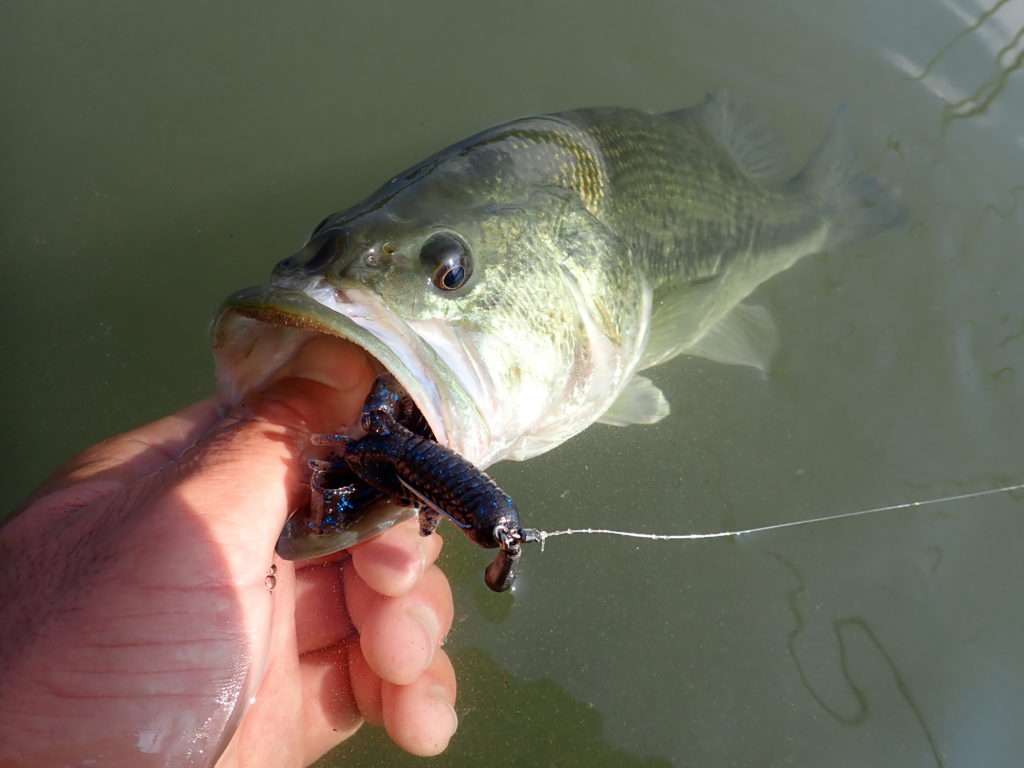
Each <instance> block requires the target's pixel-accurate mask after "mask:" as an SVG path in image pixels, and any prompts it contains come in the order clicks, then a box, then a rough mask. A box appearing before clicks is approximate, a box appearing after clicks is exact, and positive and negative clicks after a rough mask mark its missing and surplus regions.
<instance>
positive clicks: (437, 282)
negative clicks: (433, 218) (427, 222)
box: [420, 232, 473, 292]
mask: <svg viewBox="0 0 1024 768" xmlns="http://www.w3.org/2000/svg"><path fill="white" fill-rule="evenodd" d="M420 263H421V264H423V265H424V266H425V267H426V268H427V269H429V270H430V282H432V283H433V284H434V287H435V288H437V289H438V290H439V291H445V292H451V291H457V290H458V289H459V288H461V287H462V286H464V285H465V284H466V281H468V280H469V278H470V275H472V274H473V259H472V257H471V256H470V254H469V246H468V245H466V243H465V242H464V241H463V240H462V238H460V237H457V236H455V235H453V234H451V233H449V232H438V233H437V234H434V235H431V236H430V237H429V238H427V241H426V242H425V243H424V244H423V247H422V248H420Z"/></svg>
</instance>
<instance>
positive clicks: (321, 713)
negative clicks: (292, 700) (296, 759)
mask: <svg viewBox="0 0 1024 768" xmlns="http://www.w3.org/2000/svg"><path fill="white" fill-rule="evenodd" d="M299 668H300V670H301V671H300V674H301V675H302V701H303V706H302V724H301V728H302V742H303V745H304V750H303V751H304V753H305V762H304V765H311V764H312V763H313V762H315V761H316V760H317V759H318V758H319V757H320V756H321V755H323V754H325V753H326V752H329V751H330V750H331V749H333V748H334V747H336V746H337V745H338V744H340V743H341V742H343V741H345V740H346V739H347V738H349V737H350V736H351V735H352V734H353V733H355V732H356V731H357V730H358V729H359V726H360V725H361V724H362V722H363V720H362V717H361V716H360V714H359V708H358V706H357V705H356V699H355V696H354V695H353V693H352V686H351V684H350V682H349V672H348V670H349V665H348V659H347V649H346V645H344V644H342V645H335V646H333V647H331V648H324V649H322V650H319V651H314V652H313V653H308V654H306V655H305V656H303V657H302V659H301V660H300V662H299Z"/></svg>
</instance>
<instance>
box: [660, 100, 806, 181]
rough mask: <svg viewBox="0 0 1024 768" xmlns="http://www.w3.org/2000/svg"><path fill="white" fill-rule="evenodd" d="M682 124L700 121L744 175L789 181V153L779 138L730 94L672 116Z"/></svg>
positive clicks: (754, 113)
mask: <svg viewBox="0 0 1024 768" xmlns="http://www.w3.org/2000/svg"><path fill="white" fill-rule="evenodd" d="M668 116H669V117H672V118H676V119H679V120H697V121H699V122H700V123H701V124H702V125H703V126H704V128H705V129H706V130H707V131H708V132H709V133H710V134H711V135H712V136H714V137H715V138H716V139H717V140H718V142H719V143H720V144H721V145H722V147H723V148H724V149H725V150H726V151H727V152H728V153H729V155H730V156H731V157H732V159H733V161H735V163H736V165H737V166H738V167H739V169H740V170H741V171H743V173H745V174H746V175H747V176H749V177H750V178H752V179H757V180H758V181H762V182H778V181H782V180H783V179H784V178H785V175H786V170H787V166H788V165H789V153H788V151H787V149H786V145H785V144H784V143H783V141H782V140H781V139H780V138H779V137H778V135H777V134H776V133H775V132H774V131H773V130H772V129H771V128H769V127H768V126H767V125H765V123H764V121H763V120H762V119H761V118H760V117H759V116H758V115H757V112H756V110H755V109H753V108H752V107H750V106H749V105H747V104H744V103H743V102H741V101H740V100H738V99H737V98H736V97H734V96H733V95H732V94H731V93H729V92H728V91H714V92H713V93H709V94H708V95H707V98H705V99H704V102H703V103H701V104H699V105H697V106H695V107H688V108H686V109H680V110H677V111H675V112H669V113H668Z"/></svg>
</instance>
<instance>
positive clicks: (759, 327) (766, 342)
mask: <svg viewBox="0 0 1024 768" xmlns="http://www.w3.org/2000/svg"><path fill="white" fill-rule="evenodd" d="M778 348H779V332H778V329H777V328H776V327H775V321H774V320H772V316H771V314H770V313H769V312H768V310H767V309H765V308H764V307H756V306H753V305H752V304H737V305H736V306H735V307H734V308H733V309H732V311H731V312H729V314H727V315H726V316H725V317H723V318H722V319H721V320H719V321H718V322H717V323H715V324H714V325H713V326H711V327H710V328H709V329H708V331H707V333H705V334H704V335H703V336H701V337H700V339H698V340H697V342H696V343H695V344H693V345H692V346H690V347H688V348H687V349H684V350H683V354H686V355H693V356H694V357H704V358H707V359H708V360H714V361H715V362H716V363H725V364H726V365H746V366H750V367H751V368H755V369H757V370H758V371H760V372H761V373H767V372H768V367H769V365H770V364H771V361H772V358H773V357H774V356H775V352H776V350H778Z"/></svg>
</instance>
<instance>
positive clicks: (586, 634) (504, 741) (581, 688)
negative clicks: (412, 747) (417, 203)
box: [0, 0, 1024, 766]
mask: <svg viewBox="0 0 1024 768" xmlns="http://www.w3.org/2000/svg"><path fill="white" fill-rule="evenodd" d="M0 16H2V19H3V21H2V23H0V95H2V101H3V104H4V105H5V119H4V120H3V121H2V123H0V153H2V158H3V163H2V167H3V173H2V174H0V217H2V223H0V248H2V251H0V252H2V255H3V263H2V270H3V278H2V280H0V306H2V307H3V312H4V321H5V322H4V332H3V337H2V338H3V347H4V355H3V359H4V375H3V377H2V379H0V395H2V398H3V401H4V402H5V404H6V405H5V407H4V409H3V432H4V434H5V435H6V436H7V440H6V443H7V448H6V450H5V452H4V463H3V466H4V469H3V472H2V475H0V476H2V489H0V494H2V496H0V498H2V500H3V502H4V505H5V508H8V509H9V508H11V507H13V506H14V505H15V504H16V503H17V502H18V501H19V499H21V498H22V497H23V496H24V495H25V494H26V493H27V492H28V491H29V490H30V489H31V488H32V487H33V486H34V485H35V484H36V483H37V482H38V481H40V480H41V479H42V478H43V477H44V476H45V475H46V474H47V472H48V471H49V470H50V469H51V468H52V467H53V466H54V465H55V464H56V463H58V462H59V461H61V460H62V459H64V458H66V457H67V456H69V455H70V454H71V453H73V452H74V451H76V450H78V449H80V448H82V447H84V446H85V445H87V444H89V443H91V442H93V441H95V440H96V439H98V438H100V437H102V436H104V435H107V434H109V433H111V432H114V431H116V430H120V429H123V428H126V427H128V426H130V425H133V424H136V423H138V422H140V421H143V420H148V419H151V418H153V417H156V416H158V415H160V414H161V413H163V412H165V411H166V410H168V409H171V408H174V407H177V406H180V405H181V404H184V403H186V402H188V401H190V400H192V399H194V398H197V397H199V396H201V395H203V394H204V393H206V392H207V391H208V390H209V388H210V382H211V378H212V372H211V365H210V360H209V353H208V345H207V338H206V329H207V322H208V319H209V317H210V315H211V313H212V312H213V310H214V308H215V307H216V305H217V303H218V302H219V300H220V299H221V298H222V297H223V296H224V295H225V294H227V293H228V292H229V291H230V290H232V289H234V288H237V287H239V286H242V285H245V284H251V283H256V282H259V281H261V280H262V279H263V278H264V277H265V275H266V274H267V272H268V270H269V268H270V266H271V265H272V264H273V263H274V262H276V261H277V260H278V259H279V258H281V257H282V256H284V255H286V254H288V253H290V252H291V251H292V250H293V249H294V248H295V247H296V246H297V245H298V244H299V243H300V242H301V241H302V239H303V238H304V236H305V235H306V234H308V232H309V230H310V229H311V227H312V226H313V225H314V224H316V222H317V221H319V220H320V218H321V217H322V216H323V215H324V214H325V213H327V212H330V211H333V210H336V209H339V208H343V207H345V206H347V205H348V204H350V203H352V202H354V201H356V200H358V199H360V198H361V197H362V196H363V195H364V194H365V193H366V192H368V191H369V190H371V189H372V188H374V187H375V186H376V185H377V184H378V183H379V182H380V181H382V180H384V179H385V178H387V177H388V176H389V174H392V173H393V172H395V171H397V170H400V169H402V168H404V167H405V166H407V165H409V164H410V163H412V162H414V161H416V160H418V159H420V158H422V157H423V156H425V155H427V154H428V153H430V152H432V151H433V150H435V149H437V148H439V147H441V146H443V145H445V144H448V143H450V142H451V141H454V140H456V139H459V138H462V137H463V136H465V135H468V134H470V133H472V132H473V131H475V130H477V129H479V128H481V127H484V126H487V125H489V124H492V123H495V122H499V121H502V120H505V119H508V118H511V117H514V116H517V115H521V114H527V113H536V112H544V111H553V110H559V109H565V108H568V107H572V106H589V105H598V104H614V105H630V106H640V107H646V108H650V109H659V110H660V109H668V108H672V107H679V106H681V105H686V104H690V103H693V102H696V101H698V100H699V99H700V98H701V97H702V96H703V94H704V92H705V91H706V90H708V89H711V88H717V87H728V88H730V89H731V90H733V91H735V92H736V93H738V94H739V95H740V96H742V97H743V98H745V99H746V100H748V101H751V102H753V103H754V104H756V105H757V106H758V107H759V108H760V110H761V111H762V112H763V113H764V114H765V116H766V119H767V121H768V122H769V123H771V124H772V125H774V126H775V127H776V128H777V129H778V130H779V131H780V132H781V133H782V134H783V135H784V136H786V137H787V139H788V140H789V142H790V145H791V147H792V149H793V155H794V157H795V158H802V157H804V156H805V155H806V154H807V153H808V152H809V151H810V150H811V148H812V147H813V146H814V145H815V144H816V142H817V141H818V140H819V139H820V137H821V136H822V135H823V133H824V132H825V130H826V126H827V123H828V121H829V118H830V116H831V114H832V113H833V110H834V109H835V108H836V107H837V105H839V104H846V105H848V108H849V117H850V120H849V122H850V127H851V133H852V134H853V136H854V138H855V141H856V143H857V145H858V147H859V149H860V151H861V154H862V157H863V158H864V162H865V165H866V166H867V167H868V169H869V170H870V171H871V172H873V173H876V174H878V175H881V176H884V177H885V178H887V179H889V180H890V181H892V182H893V183H895V184H896V185H898V186H899V187H900V188H901V189H902V190H903V194H904V196H905V199H906V201H907V202H908V204H909V206H910V208H911V211H912V216H911V221H910V224H909V226H908V227H907V228H905V229H904V230H903V231H901V232H896V233H889V234H887V235H885V236H883V237H880V238H877V239H875V240H873V241H871V242H868V243H865V244H862V245H860V246H858V247H855V248H853V249H852V250H850V251H847V252H844V253H834V254H827V255H823V256H821V257H818V258H813V259H808V260H805V261H804V262H802V263H801V264H799V265H798V266H797V267H796V268H794V269H793V270H791V271H789V272H787V273H785V274H783V275H780V276H779V277H777V278H776V279H774V280H773V281H772V282H770V283H769V284H767V285H765V286H763V288H762V289H761V290H760V291H759V292H758V294H757V295H756V297H755V298H756V299H757V300H758V301H759V302H760V303H762V304H764V305H766V306H768V307H769V308H770V309H771V310H772V311H773V313H774V314H775V316H776V319H777V321H778V323H779V326H780V329H781V332H782V337H783V346H782V350H781V353H780V355H779V357H778V359H777V361H776V364H775V367H774V369H773V370H772V372H771V375H770V376H769V377H768V378H767V379H762V378H759V377H757V376H756V375H754V374H752V373H751V372H750V371H749V370H745V369H737V368H729V367H723V366H718V365H715V364H712V363H708V362H705V361H701V360H694V359H686V358H681V359H677V360H675V361H673V362H672V363H670V364H668V365H665V366H663V367H662V368H660V369H657V370H656V371H655V372H654V376H653V378H654V379H655V380H656V382H657V384H658V385H659V386H660V387H662V388H663V389H664V390H665V392H666V393H667V394H668V396H669V398H670V400H671V402H672V404H673V409H674V412H673V415H672V416H671V417H670V418H669V419H668V420H666V421H665V422H664V423H662V424H659V425H658V426H656V427H652V428H639V427H634V428H629V429H614V428H610V427H600V426H596V427H593V428H591V429H590V430H589V431H587V432H586V433H585V434H584V435H583V436H581V437H580V438H577V439H575V440H573V441H571V442H570V443H568V444H566V445H564V446H562V447H561V448H559V449H557V450H555V451H553V452H552V453H550V454H548V455H545V456H543V457H540V458H537V459H534V460H532V461H530V462H529V463H527V464H523V465H502V466H499V467H497V468H496V470H495V474H496V475H497V477H498V479H499V480H500V481H501V482H502V483H504V484H505V486H506V488H507V489H508V490H509V491H510V492H511V493H512V494H513V495H514V496H515V498H516V499H517V501H518V503H519V506H520V509H521V510H523V512H524V514H525V515H526V516H527V519H528V521H529V524H532V525H537V526H540V527H543V528H556V527H566V526H583V525H591V526H605V527H629V528H634V529H641V530H650V531H689V530H715V529H721V528H737V527H749V526H754V525H760V524H764V523H769V522H774V521H783V520H791V519H797V518H803V517H810V516H814V515H819V514H829V513H834V512H841V511H846V510H852V509H857V508H861V507H869V506H874V505H877V504H884V503H890V502H897V501H904V500H908V499H914V498H925V497H931V496H938V495H943V494H949V493H957V492H961V491H965V490H970V489H974V488H980V487H985V486H989V485H998V484H1001V483H1004V482H1012V481H1014V480H1019V479H1021V478H1024V461H1022V458H1021V457H1022V456H1024V432H1022V430H1021V426H1022V424H1024V255H1022V254H1024V250H1022V243H1024V128H1022V127H1021V126H1024V76H1022V75H1020V74H1019V73H1018V74H1015V72H1017V70H1019V69H1020V68H1021V65H1022V56H1024V54H1022V51H1024V41H1022V37H1024V0H983V1H982V2H981V3H980V4H977V3H975V2H970V1H968V0H947V1H946V2H943V3H941V4H939V3H934V2H925V1H924V0H915V2H906V3H892V2H886V1H885V0H874V1H873V2H866V3H844V2H840V0H824V1H818V2H796V0H785V1H784V2H775V3H756V2H747V3H740V2H707V3H701V2H664V3H613V2H600V3H595V2H571V3H557V4H556V3H515V4H510V5H508V4H507V5H505V6H503V7H502V8H501V9H500V10H499V9H498V8H497V6H487V5H481V4H479V3H469V2H445V3H438V4H435V3H422V4H412V3H387V2H381V3H369V4H363V5H360V6H355V5H350V6H348V7H346V5H345V4H339V3H330V2H320V3H309V4H301V5H291V4H284V3H273V2H265V1H264V0H261V1H260V2H251V3H246V4H242V5H232V6H231V7H230V8H229V7H228V6H226V5H221V4H206V3H176V4H173V5H167V6H164V7H163V8H162V9H161V8H157V7H156V6H154V5H152V4H148V3H143V4H139V3H131V2H121V3H118V2H104V3H97V4H84V5H79V6H77V7H75V6H69V5H67V4H65V3H59V2H40V1H38V0H33V2H18V3H8V4H6V5H5V6H4V8H3V10H2V11H0ZM1022 502H1024V498H1022V497H1021V496H1020V495H1018V496H1015V497H1014V496H1004V497H999V498H987V499H983V500H978V501H973V502H966V503H962V504H954V505H949V506H943V507H941V508H931V509H923V510H916V511H912V512H909V513H900V514H898V515H894V516H890V517H874V518H861V519H856V520H850V521H845V522H838V523H830V524H826V525H822V526H818V527H808V528H800V529H792V530H787V531H780V532H777V533H773V534H765V535H760V536H756V537H751V538H749V539H743V540H740V541H739V542H729V541H721V542H708V543H699V542H698V543H692V544H686V543H684V544H678V543H643V542H633V541H626V540H609V539H596V538H570V539H558V540H554V541H552V542H550V544H549V545H548V547H547V550H546V552H544V553H543V554H540V553H538V552H535V551H534V552H530V553H529V555H528V559H527V561H526V562H525V563H524V565H525V568H524V571H525V573H524V576H523V579H522V584H521V588H520V589H519V591H518V593H517V594H516V595H515V596H514V597H510V596H507V595H506V596H496V595H493V594H490V593H489V592H487V591H486V589H485V588H484V586H483V584H482V581H481V578H480V573H479V571H480V568H481V567H482V566H483V563H484V558H482V557H481V553H480V552H478V551H473V550H472V548H471V547H470V545H469V544H468V542H465V541H463V540H461V539H460V538H459V537H457V536H454V535H450V536H449V546H448V547H447V548H446V553H445V557H444V566H445V569H446V570H447V572H448V573H449V574H450V576H451V578H452V580H453V585H454V589H455V593H456V600H457V606H458V608H457V619H456V625H455V628H454V630H453V632H452V634H451V638H450V641H449V645H448V648H449V650H450V652H451V654H452V656H453V658H454V660H455V664H456V668H457V669H458V671H459V675H460V685H461V690H460V704H459V714H460V717H461V728H460V731H459V735H458V737H457V738H456V740H455V742H454V743H453V745H452V747H451V749H450V752H449V756H448V757H447V758H446V764H449V765H481V764H487V765H491V766H499V765H589V766H593V765H608V766H629V765H680V766H682V765H701V766H732V765H794V766H822V765H828V766H862V765H900V766H918V765H920V766H931V765H949V766H953V765H958V766H978V765H985V766H1004V765H1005V766H1009V765H1019V764H1020V761H1021V753H1022V752H1024V735H1022V731H1021V729H1020V727H1019V723H1020V722H1021V721H1022V719H1024V698H1022V697H1021V691H1020V685H1019V681H1020V680H1021V679H1022V675H1024V650H1022V649H1024V612H1022V610H1021V606H1020V589H1019V585H1020V584H1021V583H1022V579H1024V558H1022V557H1021V553H1022V551H1024V533H1022V532H1024V525H1022V523H1021V515H1022V513H1024V506H1022ZM414 762H415V761H413V760H411V759H407V758H405V757H403V756H401V755H399V754H398V753H397V751H396V750H395V749H394V748H393V747H391V746H390V745H388V744H387V743H386V741H385V739H384V738H383V736H381V735H380V734H375V733H371V732H369V731H367V732H364V733H361V734H360V735H359V736H358V737H357V738H355V739H354V740H353V742H352V743H351V744H349V745H346V746H344V747H342V748H341V749H340V750H339V751H338V752H336V753H335V754H334V755H332V756H331V757H330V758H328V759H327V760H326V761H325V765H353V764H356V765H358V764H364V765H385V764H397V765H404V764H413V763H414Z"/></svg>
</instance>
